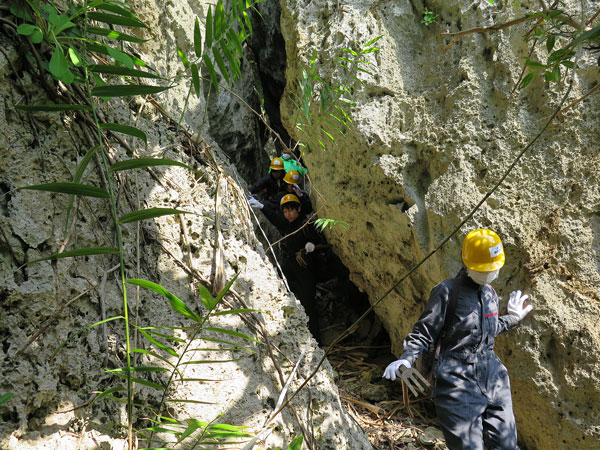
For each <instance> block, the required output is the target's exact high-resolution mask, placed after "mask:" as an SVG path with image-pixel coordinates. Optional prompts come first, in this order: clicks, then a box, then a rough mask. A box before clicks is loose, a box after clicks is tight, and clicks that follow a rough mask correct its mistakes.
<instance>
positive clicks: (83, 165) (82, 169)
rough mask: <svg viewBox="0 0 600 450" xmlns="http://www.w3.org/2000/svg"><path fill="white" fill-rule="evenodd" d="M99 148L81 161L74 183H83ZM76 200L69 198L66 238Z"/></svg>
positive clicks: (93, 149)
mask: <svg viewBox="0 0 600 450" xmlns="http://www.w3.org/2000/svg"><path fill="white" fill-rule="evenodd" d="M99 148H100V146H99V145H97V146H95V147H93V148H91V149H89V150H88V151H87V153H86V154H85V156H84V157H83V159H82V160H81V162H80V163H79V165H78V166H77V170H76V171H75V175H74V176H73V183H79V182H80V181H81V177H83V173H84V172H85V169H86V168H87V166H88V164H89V163H90V161H91V160H92V157H93V156H94V155H95V154H96V152H97V151H98V149H99ZM74 200H75V197H74V196H73V195H71V196H70V197H69V203H68V205H67V218H66V220H65V236H66V235H67V232H68V230H67V228H68V226H69V218H70V216H71V211H72V209H73V202H74Z"/></svg>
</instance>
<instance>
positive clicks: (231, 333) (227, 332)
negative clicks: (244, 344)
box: [203, 327, 258, 343]
mask: <svg viewBox="0 0 600 450" xmlns="http://www.w3.org/2000/svg"><path fill="white" fill-rule="evenodd" d="M203 330H206V331H214V332H215V333H221V334H227V335H229V336H235V337H239V338H241V339H246V340H248V341H253V342H257V343H258V341H257V340H256V339H254V338H253V337H250V336H248V335H246V334H244V333H240V332H238V331H232V330H226V329H224V328H216V327H207V328H203Z"/></svg>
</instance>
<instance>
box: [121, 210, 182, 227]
mask: <svg viewBox="0 0 600 450" xmlns="http://www.w3.org/2000/svg"><path fill="white" fill-rule="evenodd" d="M186 213H189V212H188V211H180V210H178V209H173V208H148V209H140V210H137V211H132V212H130V213H127V214H123V215H122V216H121V217H119V223H121V224H123V223H130V222H137V221H139V220H146V219H153V218H155V217H161V216H167V215H170V214H186Z"/></svg>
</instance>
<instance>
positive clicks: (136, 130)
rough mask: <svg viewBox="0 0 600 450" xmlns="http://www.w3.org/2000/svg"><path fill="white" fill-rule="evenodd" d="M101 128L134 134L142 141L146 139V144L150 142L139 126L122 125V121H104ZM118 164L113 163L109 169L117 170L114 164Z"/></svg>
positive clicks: (129, 134)
mask: <svg viewBox="0 0 600 450" xmlns="http://www.w3.org/2000/svg"><path fill="white" fill-rule="evenodd" d="M100 128H101V129H103V130H109V131H114V132H116V133H123V134H127V135H128V136H133V137H136V138H138V139H141V140H142V141H144V144H148V138H147V137H146V133H144V132H143V131H142V130H140V129H139V128H135V127H131V126H129V125H121V124H120V123H102V124H100ZM130 161H131V160H130ZM123 162H124V161H123ZM116 164H119V163H116ZM116 164H113V165H112V166H111V167H110V169H109V170H117V169H114V166H115V165H116Z"/></svg>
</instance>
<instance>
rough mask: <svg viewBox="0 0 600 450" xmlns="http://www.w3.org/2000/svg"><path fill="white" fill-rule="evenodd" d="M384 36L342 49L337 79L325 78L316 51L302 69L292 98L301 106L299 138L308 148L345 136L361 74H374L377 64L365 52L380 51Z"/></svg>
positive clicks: (298, 117) (297, 108)
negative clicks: (380, 42) (373, 66)
mask: <svg viewBox="0 0 600 450" xmlns="http://www.w3.org/2000/svg"><path fill="white" fill-rule="evenodd" d="M382 37H383V36H377V37H376V38H374V39H372V40H370V41H369V42H367V43H365V44H364V45H361V44H358V43H355V45H354V47H355V48H356V50H355V49H352V48H342V49H341V55H339V56H337V57H336V58H335V59H334V61H335V64H336V65H337V66H338V67H339V68H340V72H341V73H340V76H339V81H338V82H337V83H332V82H330V81H328V80H325V79H323V78H321V76H320V75H319V66H318V65H317V57H316V54H313V58H312V60H311V62H310V67H309V68H308V69H303V70H302V78H300V79H299V80H298V89H299V93H298V94H294V95H293V100H292V101H293V103H294V106H295V108H296V110H297V118H296V128H297V130H298V131H299V133H300V139H299V142H300V145H301V146H303V147H304V148H305V149H311V148H313V147H320V148H322V149H325V148H326V145H325V142H328V141H329V142H335V140H336V136H344V134H345V131H346V130H347V128H348V127H349V126H350V124H351V123H352V121H351V120H350V115H349V113H348V108H350V107H352V106H354V105H355V102H354V101H353V100H352V97H353V96H354V94H355V90H356V88H357V86H364V84H365V83H364V81H362V80H361V79H360V78H359V74H360V73H363V74H367V75H370V76H373V73H371V72H370V71H369V70H367V68H369V66H371V65H373V64H372V63H371V62H370V61H367V60H366V59H365V55H367V54H369V53H374V52H377V51H379V47H376V46H375V43H376V42H377V41H378V40H379V39H381V38H382ZM317 105H318V106H317ZM317 144H318V145H317Z"/></svg>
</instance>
